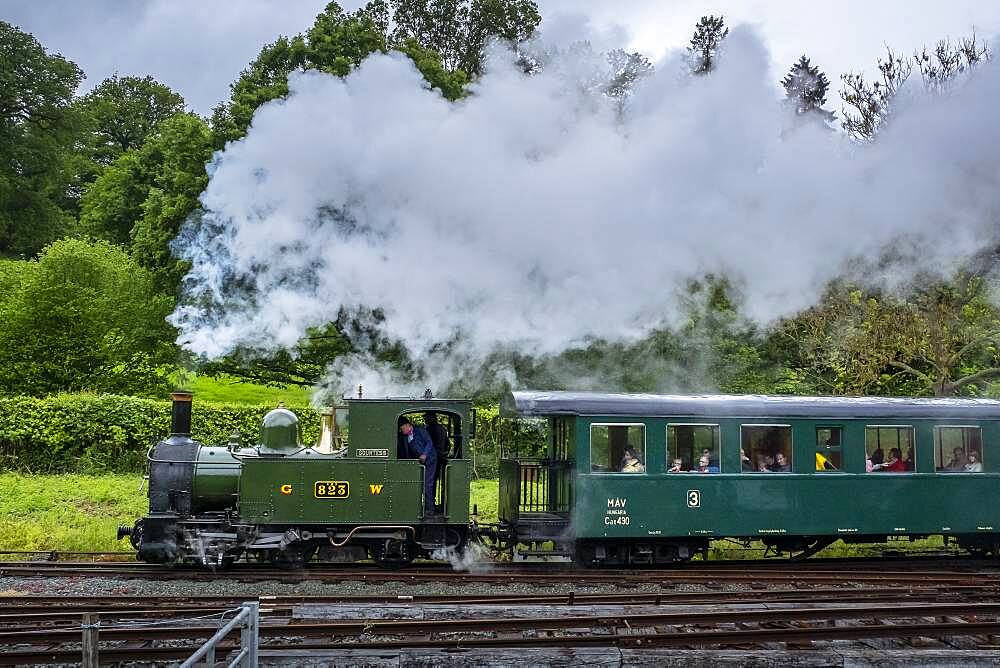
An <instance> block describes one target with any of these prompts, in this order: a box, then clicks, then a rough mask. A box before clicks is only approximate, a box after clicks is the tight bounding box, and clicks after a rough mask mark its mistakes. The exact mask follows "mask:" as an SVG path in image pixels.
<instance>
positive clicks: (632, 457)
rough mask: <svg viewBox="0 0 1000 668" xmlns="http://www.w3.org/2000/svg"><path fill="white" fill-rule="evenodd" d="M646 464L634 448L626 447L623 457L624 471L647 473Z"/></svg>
mask: <svg viewBox="0 0 1000 668" xmlns="http://www.w3.org/2000/svg"><path fill="white" fill-rule="evenodd" d="M645 472H646V467H645V465H644V464H643V463H642V462H641V461H639V457H638V456H637V455H636V452H635V450H634V449H633V448H630V447H629V448H625V456H624V457H623V458H622V473H645Z"/></svg>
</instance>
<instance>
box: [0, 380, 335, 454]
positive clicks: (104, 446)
mask: <svg viewBox="0 0 1000 668" xmlns="http://www.w3.org/2000/svg"><path fill="white" fill-rule="evenodd" d="M271 408H273V406H269V405H263V406H242V405H233V404H218V403H209V402H204V401H198V400H197V398H196V399H195V403H194V408H193V416H192V422H191V432H192V434H191V435H192V437H193V438H194V439H196V440H198V441H201V442H202V443H205V444H209V445H222V444H225V443H226V442H227V441H228V440H229V435H230V434H231V433H232V432H233V431H234V430H239V432H240V433H241V434H242V436H243V439H244V441H245V442H253V441H256V440H257V435H258V432H259V429H260V422H261V419H262V418H263V417H264V414H265V413H267V411H269V410H270V409H271ZM289 408H290V409H291V410H293V411H295V414H296V415H298V416H299V420H300V421H301V422H300V423H301V428H302V440H303V442H304V443H313V442H315V441H316V440H317V439H318V437H319V430H320V424H319V414H318V413H317V412H316V410H315V409H313V408H311V407H309V406H290V407H289ZM169 430H170V402H169V401H161V400H153V399H140V398H136V397H127V396H119V395H111V394H57V395H50V396H47V397H42V398H36V397H27V396H13V397H0V468H3V469H17V470H21V471H33V472H63V471H91V472H130V471H131V472H135V471H141V470H143V468H144V467H145V460H146V451H147V450H148V449H149V447H150V446H151V445H153V444H154V443H156V442H157V441H159V440H160V439H162V438H164V437H165V436H167V434H168V432H169Z"/></svg>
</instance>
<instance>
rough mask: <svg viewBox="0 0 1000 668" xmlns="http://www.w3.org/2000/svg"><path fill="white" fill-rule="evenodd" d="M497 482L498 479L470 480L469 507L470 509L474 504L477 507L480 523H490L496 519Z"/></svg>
mask: <svg viewBox="0 0 1000 668" xmlns="http://www.w3.org/2000/svg"><path fill="white" fill-rule="evenodd" d="M498 484H499V481H498V480H496V479H493V480H473V481H472V490H471V495H470V497H469V503H470V505H469V508H470V510H471V508H472V506H473V505H474V506H476V507H477V508H478V509H479V522H480V523H481V524H492V523H494V522H496V521H497V494H498V489H499V488H498Z"/></svg>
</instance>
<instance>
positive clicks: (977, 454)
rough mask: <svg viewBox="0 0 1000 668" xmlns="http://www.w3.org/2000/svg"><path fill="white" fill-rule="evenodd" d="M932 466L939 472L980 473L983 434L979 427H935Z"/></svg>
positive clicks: (981, 469)
mask: <svg viewBox="0 0 1000 668" xmlns="http://www.w3.org/2000/svg"><path fill="white" fill-rule="evenodd" d="M934 468H935V470H937V471H939V472H941V473H982V472H983V435H982V431H981V430H980V429H979V427H935V428H934Z"/></svg>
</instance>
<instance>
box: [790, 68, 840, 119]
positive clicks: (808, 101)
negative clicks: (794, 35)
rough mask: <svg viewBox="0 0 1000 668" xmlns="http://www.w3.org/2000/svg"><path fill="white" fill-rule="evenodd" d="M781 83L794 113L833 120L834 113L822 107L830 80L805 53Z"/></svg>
mask: <svg viewBox="0 0 1000 668" xmlns="http://www.w3.org/2000/svg"><path fill="white" fill-rule="evenodd" d="M781 85H782V87H783V88H784V89H785V99H786V100H787V101H788V104H789V106H791V107H792V109H794V110H795V113H796V114H798V115H799V116H807V117H811V118H817V119H819V120H821V121H822V122H823V123H830V122H832V121H833V119H834V117H835V116H836V114H834V113H833V112H832V111H827V110H826V109H824V108H823V105H824V104H826V91H827V89H829V87H830V81H829V79H827V78H826V74H824V73H823V72H821V71H820V69H819V67H818V66H817V65H813V64H812V63H810V62H809V58H807V57H806V56H805V55H803V56H802V57H801V58H799V61H798V62H797V63H795V64H794V65H792V69H791V70H789V72H788V74H787V75H785V78H784V79H782V80H781Z"/></svg>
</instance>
